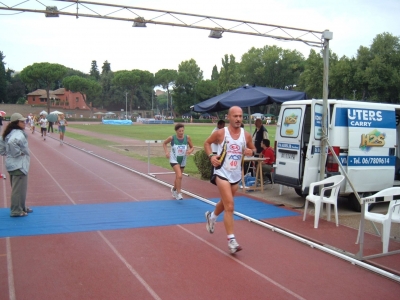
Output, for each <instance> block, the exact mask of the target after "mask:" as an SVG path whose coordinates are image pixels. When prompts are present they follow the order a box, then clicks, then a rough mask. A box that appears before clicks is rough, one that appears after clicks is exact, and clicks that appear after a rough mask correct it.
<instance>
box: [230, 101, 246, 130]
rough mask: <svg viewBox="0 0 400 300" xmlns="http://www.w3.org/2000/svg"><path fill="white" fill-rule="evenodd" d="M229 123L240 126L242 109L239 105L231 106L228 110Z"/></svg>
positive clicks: (236, 126)
mask: <svg viewBox="0 0 400 300" xmlns="http://www.w3.org/2000/svg"><path fill="white" fill-rule="evenodd" d="M228 120H229V125H230V126H232V127H234V128H240V126H241V125H242V121H243V111H242V109H241V108H240V107H239V106H232V107H231V108H230V109H229V111H228Z"/></svg>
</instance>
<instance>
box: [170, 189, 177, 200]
mask: <svg viewBox="0 0 400 300" xmlns="http://www.w3.org/2000/svg"><path fill="white" fill-rule="evenodd" d="M171 193H172V197H174V198H175V199H178V198H177V197H178V192H177V190H175V189H174V187H172V188H171Z"/></svg>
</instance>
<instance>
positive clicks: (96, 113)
mask: <svg viewBox="0 0 400 300" xmlns="http://www.w3.org/2000/svg"><path fill="white" fill-rule="evenodd" d="M94 115H105V113H103V112H101V111H98V112H95V113H94Z"/></svg>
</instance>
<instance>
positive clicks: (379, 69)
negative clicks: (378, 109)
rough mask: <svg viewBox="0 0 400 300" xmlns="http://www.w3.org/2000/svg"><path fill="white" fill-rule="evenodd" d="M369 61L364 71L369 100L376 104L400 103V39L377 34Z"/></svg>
mask: <svg viewBox="0 0 400 300" xmlns="http://www.w3.org/2000/svg"><path fill="white" fill-rule="evenodd" d="M370 54H371V59H370V60H369V62H368V66H367V68H366V69H365V80H366V82H367V83H368V89H369V93H370V95H371V97H370V99H371V100H373V101H378V102H388V103H399V102H400V38H399V37H396V36H393V35H391V34H389V33H386V32H385V33H382V34H378V35H377V36H376V37H375V39H374V40H373V42H372V45H371V47H370Z"/></svg>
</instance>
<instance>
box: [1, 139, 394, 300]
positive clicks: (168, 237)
mask: <svg viewBox="0 0 400 300" xmlns="http://www.w3.org/2000/svg"><path fill="white" fill-rule="evenodd" d="M71 141H72V140H71ZM72 143H73V144H74V145H78V146H80V147H84V148H85V149H87V150H91V151H94V153H96V154H98V155H101V156H105V157H108V158H109V159H111V160H113V161H118V162H119V163H121V164H123V165H127V166H129V167H132V168H135V169H138V170H141V171H143V172H147V167H148V166H147V163H142V162H140V161H135V160H133V159H131V158H128V157H125V156H122V155H118V154H117V153H114V152H111V151H108V150H104V149H100V148H96V147H95V146H90V145H85V144H83V143H80V142H76V141H72ZM29 145H30V148H31V152H32V155H31V171H30V174H29V191H28V204H29V205H30V206H31V207H32V208H35V206H41V205H46V206H47V205H76V204H88V203H110V202H125V201H152V200H163V199H171V195H170V188H169V187H167V186H163V185H160V184H157V183H155V182H152V181H150V180H149V179H146V178H144V177H141V176H139V175H136V174H134V173H131V172H129V171H127V170H124V169H122V168H118V167H116V166H114V165H112V164H110V163H107V162H104V161H102V160H100V159H98V158H96V157H93V156H90V155H88V154H86V153H84V152H81V151H79V150H77V149H74V148H72V147H70V146H68V145H63V146H61V145H59V143H58V142H57V141H56V140H53V139H49V138H48V140H47V141H45V142H44V141H42V140H41V138H40V135H38V134H34V135H31V136H30V137H29ZM72 157H73V159H72ZM151 168H152V172H158V171H166V170H163V169H161V168H158V167H155V166H152V167H151ZM168 171H169V170H168ZM162 179H165V180H166V181H167V182H169V183H172V180H173V176H172V175H163V176H162ZM183 182H184V183H183V185H184V189H186V190H190V191H193V192H194V193H197V194H199V195H201V196H203V197H207V198H210V197H216V196H217V194H218V193H217V190H216V188H215V187H214V186H212V185H211V184H209V183H206V182H203V181H200V180H196V179H193V178H186V177H185V178H184V180H183ZM0 186H1V187H2V191H3V192H2V193H1V196H0V197H1V198H2V199H3V201H2V207H8V206H9V204H8V202H9V195H10V187H9V180H8V179H7V180H2V181H1V182H0ZM186 198H187V197H186ZM210 209H212V207H211V206H210ZM117 217H118V216H116V218H117ZM148 217H149V218H153V217H154V216H151V215H150V216H148ZM27 218H29V216H28V217H27ZM309 220H310V222H302V221H301V216H297V217H289V218H284V219H277V220H268V221H269V222H271V223H275V224H279V223H281V224H280V225H281V226H282V227H283V228H284V227H287V229H289V230H292V231H296V228H298V231H299V233H300V234H302V235H303V236H307V235H308V236H310V237H311V238H313V237H314V238H315V239H316V240H317V239H318V236H317V237H315V236H313V235H315V230H313V229H312V223H313V220H312V218H309ZM219 221H220V222H218V223H217V226H216V232H215V233H214V234H209V233H208V232H207V231H206V230H205V223H201V224H190V225H174V226H165V227H148V228H137V229H124V230H109V231H95V232H84V233H68V234H54V235H42V236H29V237H13V238H2V239H0V299H30V300H32V299H339V298H343V297H346V298H349V299H398V293H399V291H400V285H399V284H398V283H396V282H394V281H392V280H390V279H387V278H384V277H382V276H380V275H377V274H375V273H372V272H370V271H368V270H365V269H363V268H360V267H357V266H354V265H352V264H350V263H349V262H346V261H343V260H341V259H338V258H335V257H333V256H331V255H328V254H326V253H324V252H321V251H319V250H316V249H313V248H310V247H309V246H307V245H305V244H302V243H299V242H296V241H294V240H292V239H290V238H287V237H285V236H282V235H280V234H277V233H275V232H272V231H270V230H267V229H265V228H263V227H261V226H258V225H255V224H253V223H250V222H247V221H236V222H235V234H236V236H237V238H238V241H239V242H240V244H241V245H242V246H243V248H244V250H243V251H241V252H239V253H238V254H237V255H235V256H231V255H229V254H228V253H227V242H226V235H225V230H224V228H223V224H222V222H221V220H219ZM293 224H294V225H293ZM320 224H321V225H320V226H321V227H320V229H319V230H318V231H317V234H319V235H322V234H323V232H324V230H325V229H326V230H331V232H333V231H335V233H336V234H332V236H333V237H332V239H333V240H337V241H339V240H344V239H345V238H344V237H343V235H342V236H341V235H340V233H343V232H344V233H345V234H346V236H347V235H351V237H349V238H348V240H350V239H351V240H352V244H354V240H355V239H354V237H353V235H354V236H356V234H357V232H356V231H355V230H351V229H350V228H346V227H343V226H339V227H338V228H336V227H334V226H333V227H332V226H328V225H332V224H331V223H328V222H323V221H321V223H320ZM328 228H330V229H328ZM325 233H326V232H325ZM346 239H347V237H346ZM391 257H392V265H394V266H396V261H397V262H398V261H399V259H398V256H397V257H396V256H391ZM399 269H400V268H399Z"/></svg>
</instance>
